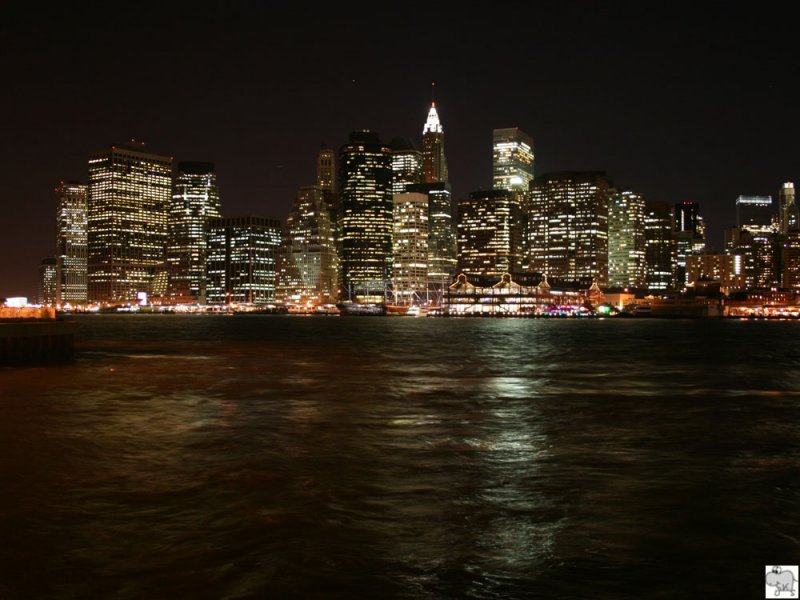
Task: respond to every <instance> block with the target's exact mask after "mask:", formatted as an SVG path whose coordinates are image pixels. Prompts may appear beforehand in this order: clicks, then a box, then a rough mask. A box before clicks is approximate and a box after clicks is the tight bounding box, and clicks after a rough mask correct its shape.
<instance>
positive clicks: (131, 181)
mask: <svg viewBox="0 0 800 600" xmlns="http://www.w3.org/2000/svg"><path fill="white" fill-rule="evenodd" d="M171 195H172V159H171V158H170V157H168V156H159V155H157V154H151V153H148V152H145V151H144V149H143V146H142V145H138V144H136V145H128V144H125V145H117V146H112V147H110V148H107V149H105V150H101V151H99V152H95V153H93V154H92V155H91V156H90V157H89V201H88V206H89V215H88V282H89V292H88V296H89V301H90V302H130V301H135V300H136V299H137V295H138V294H139V293H150V291H151V286H152V283H153V280H154V277H155V275H156V273H157V272H158V271H159V270H160V269H163V268H164V258H165V251H166V245H167V210H168V207H169V203H170V196H171Z"/></svg>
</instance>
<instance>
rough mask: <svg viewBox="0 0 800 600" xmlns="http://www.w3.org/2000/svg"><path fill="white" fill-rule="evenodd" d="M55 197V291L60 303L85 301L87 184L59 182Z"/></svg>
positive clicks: (82, 302)
mask: <svg viewBox="0 0 800 600" xmlns="http://www.w3.org/2000/svg"><path fill="white" fill-rule="evenodd" d="M55 196H56V290H55V301H56V302H57V303H59V304H67V303H69V304H84V303H85V302H86V292H87V290H86V235H87V230H86V229H87V200H86V186H85V185H83V184H80V183H75V182H67V183H64V182H63V181H62V182H61V185H59V186H58V187H57V188H56V190H55Z"/></svg>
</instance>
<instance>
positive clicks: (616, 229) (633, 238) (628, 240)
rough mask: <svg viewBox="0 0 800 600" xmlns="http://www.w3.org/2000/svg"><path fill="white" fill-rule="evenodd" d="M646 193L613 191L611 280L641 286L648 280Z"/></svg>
mask: <svg viewBox="0 0 800 600" xmlns="http://www.w3.org/2000/svg"><path fill="white" fill-rule="evenodd" d="M645 247H646V240H645V201H644V196H642V195H641V194H636V193H634V192H630V191H625V192H622V193H613V194H612V196H611V202H610V203H609V206H608V284H609V285H610V286H616V287H641V286H643V285H644V284H645V275H646V270H647V269H646V263H645Z"/></svg>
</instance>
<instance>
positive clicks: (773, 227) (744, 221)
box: [726, 196, 782, 288]
mask: <svg viewBox="0 0 800 600" xmlns="http://www.w3.org/2000/svg"><path fill="white" fill-rule="evenodd" d="M778 229H779V225H778V219H777V218H776V215H775V212H774V209H773V203H772V196H739V197H738V198H737V199H736V229H735V230H733V231H732V232H731V233H730V235H729V236H728V237H727V240H726V241H727V247H728V249H729V250H730V252H731V253H741V254H743V255H744V256H745V279H746V281H747V285H748V287H756V288H764V287H774V286H777V285H779V277H780V274H781V269H780V256H781V253H782V252H781V247H780V246H781V243H780V240H779V239H778V236H777V235H776V234H777V232H778Z"/></svg>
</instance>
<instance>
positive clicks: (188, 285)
mask: <svg viewBox="0 0 800 600" xmlns="http://www.w3.org/2000/svg"><path fill="white" fill-rule="evenodd" d="M221 216H222V215H221V214H220V200H219V191H218V188H217V175H216V172H215V169H214V163H209V162H180V163H178V170H177V172H176V174H175V184H174V187H173V192H172V201H171V202H170V208H169V216H168V220H167V231H168V244H167V273H168V285H167V295H168V296H169V299H170V301H171V302H172V303H192V304H205V301H206V256H207V248H206V229H207V226H208V222H209V220H210V219H216V218H219V217H221Z"/></svg>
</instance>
